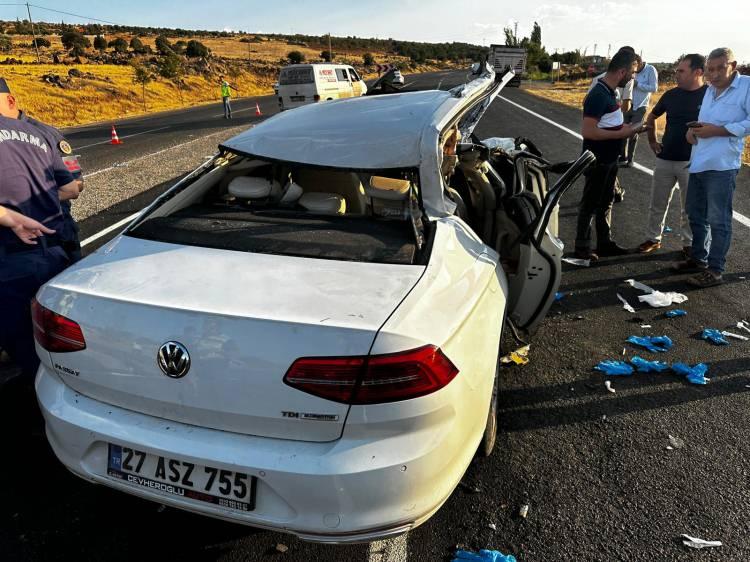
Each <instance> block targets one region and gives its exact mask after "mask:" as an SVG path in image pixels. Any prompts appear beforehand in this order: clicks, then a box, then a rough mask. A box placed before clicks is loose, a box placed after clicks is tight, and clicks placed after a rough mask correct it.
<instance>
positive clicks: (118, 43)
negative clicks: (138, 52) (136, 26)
mask: <svg viewBox="0 0 750 562" xmlns="http://www.w3.org/2000/svg"><path fill="white" fill-rule="evenodd" d="M107 46H108V47H111V48H112V49H114V51H115V53H127V52H128V42H127V41H125V39H123V38H122V37H118V38H117V39H112V41H110V42H109V43H107Z"/></svg>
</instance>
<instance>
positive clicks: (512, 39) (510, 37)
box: [503, 27, 518, 47]
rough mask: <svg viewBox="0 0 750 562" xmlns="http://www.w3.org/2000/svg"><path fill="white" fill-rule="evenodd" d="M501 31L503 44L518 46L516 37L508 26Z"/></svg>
mask: <svg viewBox="0 0 750 562" xmlns="http://www.w3.org/2000/svg"><path fill="white" fill-rule="evenodd" d="M503 33H505V44H506V45H507V46H508V47H518V37H516V34H515V33H513V30H512V29H511V28H510V27H506V28H504V29H503Z"/></svg>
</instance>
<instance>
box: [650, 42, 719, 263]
mask: <svg viewBox="0 0 750 562" xmlns="http://www.w3.org/2000/svg"><path fill="white" fill-rule="evenodd" d="M705 64H706V59H705V57H703V56H702V55H696V54H691V55H685V56H684V57H683V58H682V60H680V62H679V63H678V64H677V68H676V70H675V76H676V79H677V87H676V88H672V89H671V90H668V91H667V92H665V93H664V95H663V96H662V97H661V99H660V100H659V102H658V103H657V104H656V105H655V106H654V108H653V110H652V111H651V114H650V115H649V116H648V121H647V123H648V141H649V145H650V146H651V150H653V151H654V154H656V167H655V169H654V176H653V179H652V181H651V206H650V208H649V214H648V226H647V228H646V241H645V242H643V244H641V245H640V246H639V247H638V250H639V251H640V252H641V253H642V254H648V253H650V252H653V251H654V250H658V249H659V248H661V240H662V234H663V231H664V224H665V221H666V218H667V211H668V210H669V203H670V201H671V200H672V195H673V194H674V191H675V189H676V188H679V190H680V228H679V235H680V240H681V243H682V249H683V252H684V253H685V258H689V257H690V246H691V244H692V240H693V236H692V233H691V232H690V223H689V221H688V217H687V209H686V206H685V198H686V197H687V186H688V178H689V176H690V171H689V170H688V164H689V163H690V150H691V147H690V144H688V142H687V140H686V139H685V133H686V132H687V129H688V126H687V124H688V123H690V122H691V121H695V120H696V119H698V112H699V111H700V108H701V103H702V101H703V96H704V95H705V93H706V87H707V86H706V85H705V84H704V83H703V69H704V66H705ZM665 113H666V115H667V128H666V130H665V131H664V136H663V137H662V140H661V142H658V141H657V140H656V120H657V119H658V118H659V117H661V116H662V115H664V114H665Z"/></svg>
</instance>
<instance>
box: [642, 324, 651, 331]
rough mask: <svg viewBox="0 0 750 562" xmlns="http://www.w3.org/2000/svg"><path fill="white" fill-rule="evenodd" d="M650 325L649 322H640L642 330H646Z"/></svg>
mask: <svg viewBox="0 0 750 562" xmlns="http://www.w3.org/2000/svg"><path fill="white" fill-rule="evenodd" d="M650 327H651V324H641V328H643V329H644V330H646V329H648V328H650Z"/></svg>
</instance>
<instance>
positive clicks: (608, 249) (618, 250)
mask: <svg viewBox="0 0 750 562" xmlns="http://www.w3.org/2000/svg"><path fill="white" fill-rule="evenodd" d="M596 253H597V254H599V256H600V257H603V258H610V257H613V256H626V255H628V254H630V253H632V252H631V250H629V249H628V248H623V247H622V246H618V245H617V244H615V243H614V242H613V243H612V244H608V245H606V246H604V247H603V248H597V250H596Z"/></svg>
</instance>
